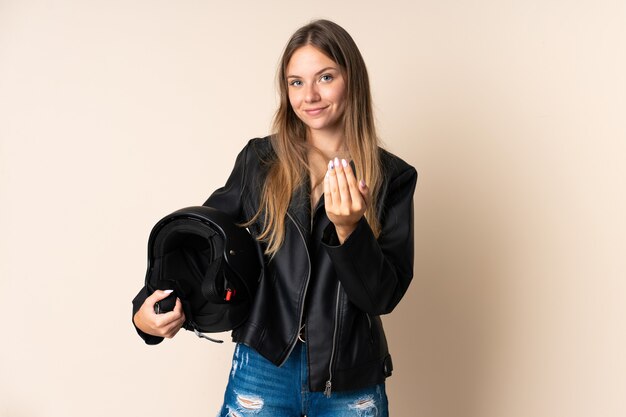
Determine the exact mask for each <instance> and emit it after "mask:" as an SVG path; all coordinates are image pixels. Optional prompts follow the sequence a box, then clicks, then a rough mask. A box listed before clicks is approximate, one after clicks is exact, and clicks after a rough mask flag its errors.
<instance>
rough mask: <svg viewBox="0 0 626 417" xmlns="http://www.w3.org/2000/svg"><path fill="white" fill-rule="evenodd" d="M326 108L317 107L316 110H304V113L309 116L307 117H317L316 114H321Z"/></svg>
mask: <svg viewBox="0 0 626 417" xmlns="http://www.w3.org/2000/svg"><path fill="white" fill-rule="evenodd" d="M326 108H327V107H319V108H316V109H307V110H304V112H305V113H306V114H307V115H309V116H317V115H318V114H320V113H321V112H323V111H324V110H326Z"/></svg>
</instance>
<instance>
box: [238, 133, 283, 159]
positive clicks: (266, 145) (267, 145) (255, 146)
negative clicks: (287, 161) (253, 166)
mask: <svg viewBox="0 0 626 417" xmlns="http://www.w3.org/2000/svg"><path fill="white" fill-rule="evenodd" d="M242 153H245V154H246V159H247V160H249V161H251V160H258V161H269V160H272V159H273V158H274V157H275V156H276V154H275V152H274V148H273V146H272V138H271V136H265V137H258V138H253V139H250V140H249V141H248V143H247V144H246V146H245V147H244V148H243V150H242Z"/></svg>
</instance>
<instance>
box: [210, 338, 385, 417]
mask: <svg viewBox="0 0 626 417" xmlns="http://www.w3.org/2000/svg"><path fill="white" fill-rule="evenodd" d="M304 415H306V416H307V417H388V416H389V411H388V404H387V394H386V393H385V384H380V385H376V386H373V387H369V388H365V389H361V390H356V391H333V393H332V395H331V397H330V398H327V397H325V396H324V393H323V392H311V391H309V385H308V369H307V352H306V345H305V344H303V343H300V342H298V344H297V345H296V347H295V348H294V350H293V352H291V355H290V356H289V358H288V359H287V361H286V362H285V364H284V365H283V366H281V367H277V366H276V365H274V364H273V363H271V362H270V361H268V360H267V359H265V358H264V357H262V356H261V355H260V354H258V353H257V352H256V351H255V350H254V349H252V348H250V347H248V346H246V345H243V344H238V345H237V346H236V348H235V353H234V355H233V366H232V368H231V371H230V377H229V379H228V386H227V387H226V393H225V394H224V405H223V406H222V410H221V411H220V414H219V416H221V417H245V416H251V417H252V416H254V417H301V416H304Z"/></svg>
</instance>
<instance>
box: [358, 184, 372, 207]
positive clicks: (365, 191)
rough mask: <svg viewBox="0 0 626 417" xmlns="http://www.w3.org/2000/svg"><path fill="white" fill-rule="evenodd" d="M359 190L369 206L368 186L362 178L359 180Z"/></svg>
mask: <svg viewBox="0 0 626 417" xmlns="http://www.w3.org/2000/svg"><path fill="white" fill-rule="evenodd" d="M359 192H360V193H361V196H363V199H364V200H365V204H366V205H367V206H369V204H370V188H369V187H368V186H367V184H365V181H363V180H361V181H359Z"/></svg>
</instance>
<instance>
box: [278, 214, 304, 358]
mask: <svg viewBox="0 0 626 417" xmlns="http://www.w3.org/2000/svg"><path fill="white" fill-rule="evenodd" d="M287 217H289V218H290V219H291V221H292V222H293V224H294V226H295V227H296V229H298V233H299V234H300V237H301V238H302V243H303V244H304V251H305V252H306V258H307V260H308V261H309V271H308V273H307V276H306V282H305V284H304V295H303V298H302V307H301V308H300V318H299V319H298V332H297V333H296V337H295V338H294V341H293V342H292V343H291V347H290V348H289V352H287V356H285V359H283V360H282V362H281V363H280V365H278V366H283V364H284V363H285V362H287V359H289V356H290V355H291V352H293V349H294V348H295V347H296V344H297V343H298V334H300V329H301V328H302V316H303V315H304V300H305V299H306V293H307V290H308V289H309V280H310V279H311V255H309V248H308V247H307V245H306V239H304V235H303V234H302V231H301V230H300V228H299V227H298V223H296V221H295V220H294V219H293V217H291V214H289V212H287Z"/></svg>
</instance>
